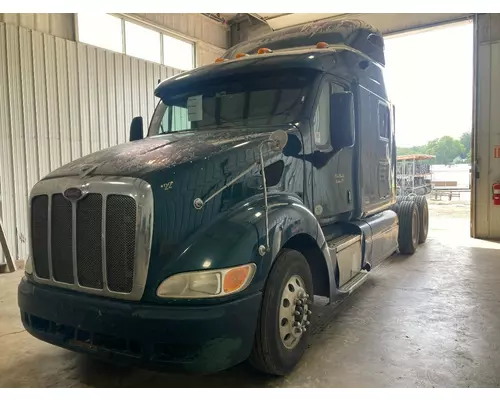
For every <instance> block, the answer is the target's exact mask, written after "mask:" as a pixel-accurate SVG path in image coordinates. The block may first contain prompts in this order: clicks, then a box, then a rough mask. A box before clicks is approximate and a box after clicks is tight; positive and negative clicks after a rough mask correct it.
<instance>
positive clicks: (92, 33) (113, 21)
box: [78, 14, 123, 53]
mask: <svg viewBox="0 0 500 400" xmlns="http://www.w3.org/2000/svg"><path fill="white" fill-rule="evenodd" d="M78 39H79V40H80V42H84V43H87V44H90V45H92V46H97V47H102V48H103V49H107V50H112V51H116V52H118V53H121V52H122V50H123V42H122V20H121V19H120V18H117V17H113V16H112V15H109V14H78Z"/></svg>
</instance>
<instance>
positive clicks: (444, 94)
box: [385, 23, 473, 147]
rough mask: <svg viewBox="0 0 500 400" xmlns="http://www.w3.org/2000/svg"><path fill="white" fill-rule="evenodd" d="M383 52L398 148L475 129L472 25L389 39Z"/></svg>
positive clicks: (454, 135) (458, 134) (456, 135)
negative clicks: (473, 117)
mask: <svg viewBox="0 0 500 400" xmlns="http://www.w3.org/2000/svg"><path fill="white" fill-rule="evenodd" d="M385 51H386V55H385V56H386V69H385V82H386V85H387V89H388V94H389V98H390V99H391V101H392V103H393V104H394V105H395V107H396V143H397V145H398V147H410V146H418V145H423V144H425V143H427V142H428V141H430V140H433V139H436V138H439V137H441V136H444V135H449V136H452V137H455V138H459V137H460V135H461V134H462V133H464V132H470V131H471V127H472V83H473V75H472V74H473V24H472V23H465V24H459V25H452V26H448V27H444V28H438V29H434V30H431V31H427V32H422V33H416V34H411V35H406V36H400V37H394V38H385Z"/></svg>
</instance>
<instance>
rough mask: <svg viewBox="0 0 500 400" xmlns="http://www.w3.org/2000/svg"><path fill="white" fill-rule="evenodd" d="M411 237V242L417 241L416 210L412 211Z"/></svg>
mask: <svg viewBox="0 0 500 400" xmlns="http://www.w3.org/2000/svg"><path fill="white" fill-rule="evenodd" d="M411 238H412V240H413V243H418V213H417V210H414V211H413V215H412V223H411Z"/></svg>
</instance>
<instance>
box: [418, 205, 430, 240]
mask: <svg viewBox="0 0 500 400" xmlns="http://www.w3.org/2000/svg"><path fill="white" fill-rule="evenodd" d="M415 203H416V204H417V207H418V216H419V220H420V226H419V236H418V243H425V241H426V240H427V233H428V232H429V207H428V205H427V198H426V197H425V196H417V197H416V198H415Z"/></svg>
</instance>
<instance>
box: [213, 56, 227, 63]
mask: <svg viewBox="0 0 500 400" xmlns="http://www.w3.org/2000/svg"><path fill="white" fill-rule="evenodd" d="M224 61H227V58H224V57H219V58H216V59H215V62H216V63H221V62H224Z"/></svg>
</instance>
